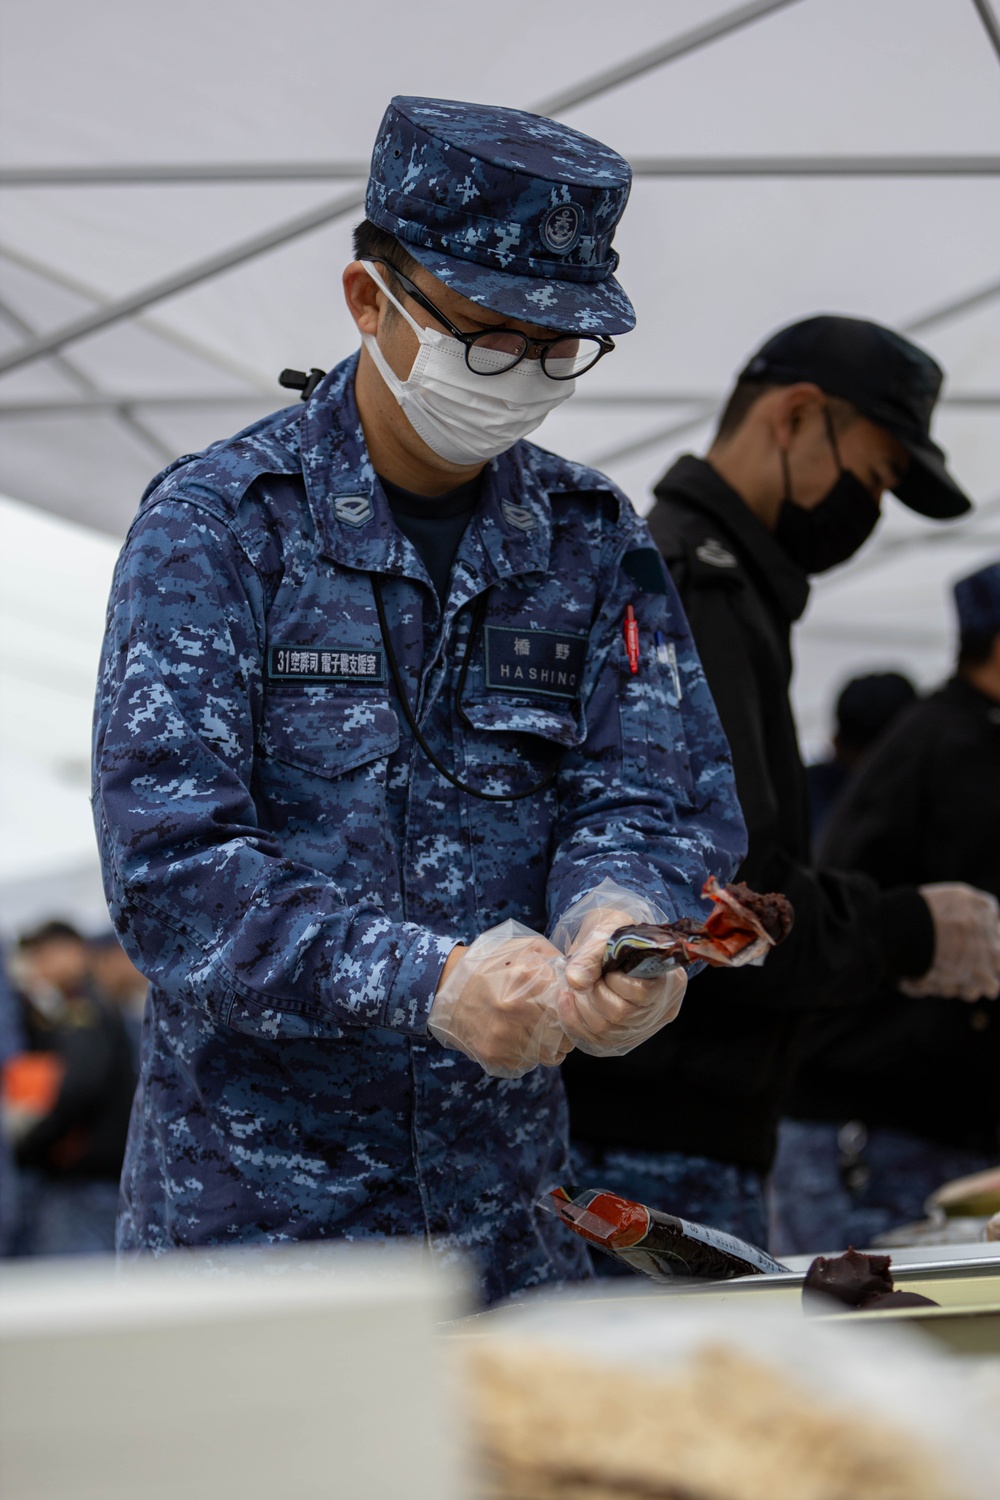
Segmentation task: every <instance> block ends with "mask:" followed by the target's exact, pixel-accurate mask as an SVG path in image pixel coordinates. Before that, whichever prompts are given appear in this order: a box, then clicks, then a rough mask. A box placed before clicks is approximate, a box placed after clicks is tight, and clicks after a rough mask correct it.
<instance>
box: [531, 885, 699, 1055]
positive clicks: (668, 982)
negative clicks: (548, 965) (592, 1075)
mask: <svg viewBox="0 0 1000 1500" xmlns="http://www.w3.org/2000/svg"><path fill="white" fill-rule="evenodd" d="M623 894H625V893H623ZM629 907H630V909H624V908H622V907H617V906H612V905H609V906H598V907H595V908H594V909H592V910H591V911H589V912H588V913H587V914H586V916H584V917H583V919H582V921H581V922H580V926H579V930H578V931H577V933H576V936H575V938H574V940H573V942H572V945H571V946H570V948H569V952H568V955H567V958H568V962H567V964H566V988H565V989H564V990H563V991H562V993H561V994H560V997H559V1019H560V1022H561V1023H562V1027H563V1030H564V1031H565V1033H566V1035H567V1036H568V1037H569V1039H570V1041H571V1042H572V1043H573V1044H574V1045H575V1046H577V1047H579V1048H580V1050H581V1052H589V1053H590V1054H591V1055H592V1056H594V1057H623V1056H624V1055H625V1053H626V1052H631V1051H632V1048H633V1047H638V1046H639V1044H640V1042H644V1041H646V1040H647V1038H648V1037H651V1036H652V1035H653V1034H654V1032H657V1031H659V1029H660V1027H661V1026H666V1024H667V1022H668V1021H672V1020H673V1019H674V1017H675V1016H676V1015H677V1012H678V1011H679V1010H680V1008H681V1001H682V1000H683V999H684V991H685V989H686V988H687V974H686V973H685V972H684V970H683V969H681V968H676V969H668V970H667V972H666V973H665V974H661V975H660V976H659V977H658V978H656V979H636V978H634V977H633V976H632V975H631V974H622V973H614V974H608V975H607V976H605V977H602V975H601V968H602V966H603V964H604V950H605V947H606V945H607V941H608V938H609V937H610V936H611V934H612V933H613V932H615V931H616V930H617V929H618V928H619V927H625V926H627V925H628V924H629V923H632V922H635V921H637V920H639V921H642V920H647V919H646V918H644V917H643V916H639V917H637V916H636V912H635V906H634V904H633V903H631V902H630V903H629ZM654 920H655V917H654Z"/></svg>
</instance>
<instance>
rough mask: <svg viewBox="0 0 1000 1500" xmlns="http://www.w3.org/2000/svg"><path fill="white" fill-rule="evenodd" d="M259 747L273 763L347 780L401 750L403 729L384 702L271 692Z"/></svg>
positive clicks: (354, 695) (314, 693)
mask: <svg viewBox="0 0 1000 1500" xmlns="http://www.w3.org/2000/svg"><path fill="white" fill-rule="evenodd" d="M259 745H260V749H261V752H262V754H263V755H264V756H266V757H267V758H268V759H269V760H280V761H282V762H284V763H285V764H286V765H291V766H300V767H302V768H303V769H304V770H308V771H312V772H313V773H314V774H315V775H317V776H331V777H333V776H343V775H344V774H345V772H347V771H353V770H354V769H355V768H356V767H357V766H363V765H365V764H366V762H368V761H372V760H380V759H382V758H384V757H386V756H389V755H391V754H392V752H393V751H394V750H395V749H397V748H398V746H399V724H398V722H397V720H396V715H395V713H394V712H393V710H392V709H391V708H390V707H389V704H388V702H387V701H386V700H385V699H376V698H367V697H362V696H361V695H360V694H358V693H356V692H355V693H351V694H349V695H348V694H345V693H328V692H327V691H326V690H325V689H318V690H317V689H314V690H312V691H307V692H282V693H272V694H271V695H270V697H269V698H268V699H267V701H266V703H265V705H264V717H263V722H262V724H261V730H260V736H259Z"/></svg>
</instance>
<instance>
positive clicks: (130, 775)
mask: <svg viewBox="0 0 1000 1500" xmlns="http://www.w3.org/2000/svg"><path fill="white" fill-rule="evenodd" d="M265 607H266V605H265V596H264V590H263V586H262V584H261V581H260V578H259V577H258V575H257V573H256V571H255V570H254V568H253V566H252V565H251V563H250V562H249V560H248V559H247V557H246V556H245V554H244V552H243V551H242V549H241V547H240V546H239V544H238V542H237V540H236V538H235V537H234V536H233V535H232V533H231V531H230V530H229V528H228V527H227V526H226V525H225V524H224V523H223V522H222V521H220V520H218V519H216V518H215V517H214V516H213V515H211V514H210V513H208V512H207V511H205V510H203V509H201V508H200V507H196V506H195V505H192V504H188V503H184V502H182V501H180V500H176V501H170V502H161V503H160V504H157V505H154V506H153V507H152V508H151V509H150V510H148V511H146V512H144V513H143V514H142V516H141V518H140V520H139V521H138V523H137V524H136V526H135V527H134V528H133V531H132V533H131V535H130V537H129V540H128V542H127V543H126V546H125V550H124V552H123V553H122V556H121V558H120V560H119V564H118V568H117V571H116V574H115V580H114V584H113V586H112V596H111V602H110V606H109V617H108V626H107V633H106V638H105V645H104V653H103V656H102V661H101V675H100V680H99V684H98V699H97V707H96V716H95V751H94V813H95V821H96V825H97V833H98V841H99V844H100V849H101V860H102V866H103V871H104V882H105V890H106V894H107V897H108V902H109V906H110V909H111V913H112V917H113V919H114V923H115V927H116V929H117V931H118V934H119V936H120V938H121V941H122V944H123V946H124V947H125V949H126V951H127V952H128V954H129V956H130V957H131V958H132V959H133V961H134V962H135V963H136V964H137V965H138V967H139V968H140V969H141V970H142V972H143V973H144V974H146V975H147V976H148V977H149V978H151V979H152V980H153V981H154V982H155V983H156V984H157V985H158V986H159V987H160V988H161V989H163V990H165V991H166V992H168V993H170V994H172V995H174V996H177V997H180V998H182V999H183V1000H184V1001H185V1002H187V1003H190V1004H193V1005H196V1006H198V1007H200V1008H202V1009H203V1010H204V1011H206V1012H207V1013H208V1014H209V1016H210V1017H211V1019H212V1020H213V1021H215V1022H221V1023H222V1024H226V1025H230V1026H233V1027H236V1028H237V1029H239V1030H242V1031H246V1032H249V1033H251V1034H256V1035H260V1036H263V1037H266V1038H272V1039H276V1038H291V1037H303V1036H320V1037H336V1036H339V1035H340V1034H341V1030H342V1028H343V1027H344V1026H345V1025H350V1026H358V1025H374V1026H385V1027H390V1028H393V1029H396V1030H400V1031H404V1032H416V1033H419V1032H423V1030H424V1028H425V1020H426V1014H427V1011H428V1009H429V1008H430V1004H431V1001H432V999H433V996H434V992H435V989H436V987H437V983H438V979H439V977H440V972H441V969H442V967H443V964H444V960H445V958H446V957H447V954H448V953H449V952H450V950H451V948H452V947H453V946H454V940H453V939H449V938H442V937H437V936H435V935H433V934H431V933H430V932H428V931H427V930H426V929H424V928H422V927H418V926H415V925H413V924H408V923H394V922H392V921H390V920H389V919H388V918H387V917H386V915H385V913H384V912H383V911H382V909H381V908H380V907H377V906H374V905H349V904H347V901H346V899H345V895H344V893H343V892H342V891H341V890H340V889H339V888H338V887H337V886H336V885H335V884H334V883H333V882H332V881H331V880H330V879H328V878H327V877H326V876H325V875H323V874H321V873H320V872H318V871H317V870H315V869H313V868H311V867H309V866H307V865H304V864H299V863H296V862H294V861H292V860H289V859H286V858H283V857H282V855H281V853H280V850H279V848H278V845H277V843H276V841H275V840H274V839H273V838H271V837H269V835H268V833H267V831H266V830H265V829H262V828H261V827H259V826H258V819H257V814H256V809H255V804H254V800H253V796H252V776H253V759H254V743H255V729H256V726H257V724H258V722H259V718H260V712H261V699H262V683H261V655H262V650H263V643H264V633H265V632H264V621H265Z"/></svg>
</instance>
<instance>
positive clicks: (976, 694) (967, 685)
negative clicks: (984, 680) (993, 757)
mask: <svg viewBox="0 0 1000 1500" xmlns="http://www.w3.org/2000/svg"><path fill="white" fill-rule="evenodd" d="M941 696H942V697H943V698H945V699H947V701H948V702H949V703H957V704H960V705H961V706H962V707H963V708H964V709H965V710H966V712H967V713H970V714H972V716H973V717H974V718H976V719H980V720H982V721H983V722H984V723H986V724H990V725H992V726H993V727H994V728H995V729H1000V703H998V702H997V701H996V699H995V698H990V697H988V695H987V694H986V693H981V692H980V691H979V689H978V688H975V687H973V686H972V683H971V682H966V680H965V678H964V677H957V676H956V677H950V678H949V679H948V681H947V682H946V683H945V685H944V687H943V688H942V689H941Z"/></svg>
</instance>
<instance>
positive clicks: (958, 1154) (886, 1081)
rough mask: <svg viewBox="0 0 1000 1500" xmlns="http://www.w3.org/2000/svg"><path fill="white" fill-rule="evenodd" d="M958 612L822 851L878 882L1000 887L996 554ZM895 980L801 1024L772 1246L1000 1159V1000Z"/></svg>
mask: <svg viewBox="0 0 1000 1500" xmlns="http://www.w3.org/2000/svg"><path fill="white" fill-rule="evenodd" d="M955 607H956V612H957V616H958V629H959V652H958V662H957V666H956V669H955V674H954V676H953V677H952V678H951V679H950V680H949V681H948V682H947V683H945V685H944V686H943V687H942V688H940V689H939V690H938V691H937V692H936V693H933V694H932V695H931V696H930V697H929V698H927V699H926V700H925V701H923V702H921V703H918V704H916V705H915V706H913V707H911V708H910V709H908V710H907V711H906V712H905V713H904V714H902V715H901V716H900V718H899V719H898V720H897V721H896V722H895V723H894V724H893V726H892V728H891V729H890V730H889V732H888V734H887V735H886V736H885V738H884V739H883V740H882V741H881V742H880V743H879V745H878V746H877V747H876V748H875V749H874V750H873V751H872V752H871V754H870V755H869V756H868V757H867V758H866V760H865V762H864V764H863V765H862V766H861V767H860V768H859V770H858V772H857V774H856V776H855V777H854V779H853V780H852V782H851V784H850V785H849V786H848V788H847V789H846V791H845V793H844V796H843V797H842V799H841V800H840V801H839V802H838V803H837V805H836V807H835V808H834V810H833V812H832V814H831V817H830V821H829V823H828V825H827V832H826V836H825V838H824V840H823V842H822V844H821V846H820V859H821V861H822V862H828V863H830V864H831V865H834V866H835V867H836V868H838V869H844V870H857V871H860V872H862V873H863V874H864V875H866V876H868V877H870V878H871V879H872V880H874V881H875V882H876V883H877V884H878V886H879V887H880V889H882V890H891V889H892V888H894V887H898V886H900V885H902V884H905V883H912V884H915V885H919V886H926V885H928V884H935V883H939V882H946V883H947V884H949V885H954V884H955V883H957V882H960V881H966V882H969V883H970V884H971V885H973V886H977V887H979V888H980V889H982V890H986V891H992V892H993V894H994V895H995V896H1000V562H995V563H992V564H991V565H990V566H988V567H986V568H982V569H980V570H978V571H977V572H975V573H973V574H972V575H970V576H969V577H968V578H963V579H962V580H961V582H960V583H958V584H956V585H955ZM901 988H902V989H903V990H904V991H905V994H903V995H901V994H900V993H899V990H898V989H896V988H895V987H894V986H893V985H892V984H889V983H887V984H885V985H884V986H883V989H882V992H881V994H880V996H879V999H878V1003H877V1004H875V1005H867V1004H866V1005H864V1006H851V1007H850V1008H848V1009H845V1010H838V1011H828V1012H824V1013H821V1014H814V1015H811V1016H810V1017H809V1018H808V1020H807V1022H806V1025H805V1027H804V1034H803V1042H802V1055H801V1060H800V1063H799V1069H798V1073H797V1077H796V1081H795V1085H794V1088H793V1089H792V1092H791V1095H790V1098H789V1100H788V1113H789V1115H790V1116H791V1117H792V1118H789V1119H787V1120H784V1121H783V1122H782V1125H781V1130H780V1136H779V1148H778V1155H777V1160H776V1162H775V1167H774V1177H773V1182H772V1191H773V1205H774V1214H775V1243H776V1246H777V1248H778V1251H779V1253H781V1252H782V1251H784V1252H786V1253H788V1254H792V1253H795V1252H797V1251H801V1252H803V1253H805V1252H808V1251H811V1250H817V1251H819V1250H832V1249H841V1248H843V1247H844V1246H845V1245H847V1244H848V1243H852V1244H854V1245H867V1244H870V1243H871V1240H872V1237H873V1236H874V1235H876V1234H879V1233H882V1232H883V1231H885V1230H887V1229H890V1228H892V1227H893V1226H894V1225H899V1224H901V1223H904V1222H907V1221H910V1220H913V1219H917V1218H919V1217H920V1215H921V1212H922V1210H923V1204H924V1201H925V1199H926V1198H927V1197H928V1195H929V1194H930V1193H932V1192H933V1191H934V1189H935V1188H937V1187H940V1186H941V1184H942V1183H943V1182H946V1181H948V1180H949V1179H951V1178H954V1177H964V1176H965V1175H967V1174H968V1173H971V1172H978V1171H982V1170H984V1169H985V1168H986V1167H989V1166H993V1165H995V1164H996V1163H997V1162H998V1161H1000V1014H998V1012H997V1010H996V1007H995V1006H994V1004H993V1003H992V1001H991V1000H988V999H982V998H981V997H980V996H979V995H978V994H977V989H976V987H975V986H970V987H968V988H967V989H965V990H964V991H962V990H960V991H959V994H958V997H957V998H955V997H951V998H942V997H941V995H940V994H938V993H937V992H936V990H935V986H934V984H933V982H932V981H930V980H928V979H924V980H918V981H916V982H909V983H906V984H904V985H902V986H901ZM963 1001H965V1002H966V1003H964V1004H963V1003H962V1002H963Z"/></svg>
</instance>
